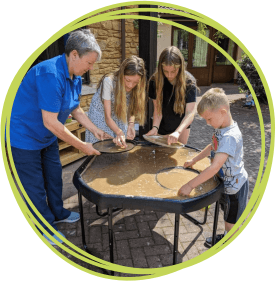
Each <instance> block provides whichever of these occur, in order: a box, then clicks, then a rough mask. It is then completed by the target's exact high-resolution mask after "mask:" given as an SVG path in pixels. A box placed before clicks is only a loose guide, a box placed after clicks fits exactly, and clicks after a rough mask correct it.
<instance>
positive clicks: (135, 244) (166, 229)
mask: <svg viewBox="0 0 276 281" xmlns="http://www.w3.org/2000/svg"><path fill="white" fill-rule="evenodd" d="M213 86H219V87H223V88H224V89H225V90H226V93H227V94H228V95H229V99H230V100H231V102H232V104H231V112H232V116H233V119H234V120H235V121H237V122H238V125H239V127H240V129H241V131H242V133H243V138H244V162H245V168H246V170H247V172H248V174H249V181H250V196H251V194H252V192H253V189H254V186H255V182H256V179H257V175H258V171H259V166H260V157H261V133H260V127H259V118H258V114H257V111H256V108H252V109H247V108H242V104H243V102H244V100H236V99H237V98H241V96H240V95H239V94H238V89H237V86H233V85H231V84H226V85H225V84H223V85H213ZM202 88H203V87H202ZM206 89H207V87H204V88H203V89H202V92H203V93H204V91H205V90H206ZM261 110H262V115H263V120H264V126H265V135H266V138H265V144H266V151H265V155H266V157H267V155H268V150H269V143H270V134H271V127H270V119H269V110H268V106H266V105H261ZM211 135H212V128H211V127H209V126H206V123H205V121H204V120H203V119H201V118H200V117H199V116H198V115H197V116H196V117H195V120H194V122H193V124H192V129H191V135H190V138H189V143H188V144H189V145H191V146H193V147H196V148H199V149H203V148H204V147H205V146H206V145H208V144H209V142H210V140H211ZM83 161H84V159H81V160H79V161H77V162H75V163H73V164H70V165H67V166H66V167H64V169H63V181H64V192H63V199H64V202H65V207H66V208H68V209H70V210H72V211H79V210H78V198H77V194H76V193H77V191H76V189H75V187H74V186H73V184H72V177H73V173H74V171H75V170H76V169H77V168H78V167H79V166H80V165H81V163H82V162H83ZM83 202H84V217H85V234H86V242H87V245H88V248H89V249H90V250H91V251H92V253H93V255H95V256H97V257H99V258H102V259H104V260H107V261H108V260H109V245H108V226H107V220H106V218H102V217H99V216H98V215H97V213H96V208H95V205H94V204H92V203H91V202H88V201H86V200H85V199H83ZM213 214H214V206H213V205H212V206H211V207H210V209H209V211H208V218H207V223H206V224H205V225H203V226H196V225H194V224H193V223H191V222H190V221H188V220H187V219H185V218H184V217H182V216H181V221H180V231H179V233H180V234H179V245H178V263H180V262H185V261H187V260H189V259H192V258H194V257H196V256H198V255H200V254H201V253H203V252H205V251H206V250H207V248H205V247H204V245H203V244H204V240H205V238H206V237H209V236H210V235H211V232H212V226H213ZM191 215H193V216H194V217H195V218H197V219H198V220H202V219H203V216H204V212H203V211H202V210H199V211H197V212H194V213H192V214H191ZM58 228H59V229H60V230H61V231H62V232H63V233H64V234H65V235H66V238H67V239H68V240H69V241H70V242H72V243H73V244H75V245H76V246H78V247H80V248H82V242H81V228H80V222H77V223H73V224H59V225H58ZM223 231H224V222H223V214H222V212H221V211H220V214H219V224H218V233H222V232H223ZM114 233H115V239H114V240H115V242H114V244H115V245H114V247H115V248H114V257H115V263H116V264H120V265H125V266H130V267H137V268H155V267H164V266H169V265H172V256H173V252H172V250H173V233H174V214H169V213H163V212H155V211H145V210H123V211H121V212H117V213H115V214H114ZM56 248H57V249H58V250H59V251H60V252H61V253H63V254H64V255H65V256H66V257H68V258H69V259H71V260H72V261H74V262H75V263H76V264H79V265H81V266H83V267H84V268H88V269H91V270H94V271H96V272H101V273H104V274H105V273H106V272H104V271H103V270H102V269H100V268H98V267H95V266H92V265H90V264H87V263H85V262H83V261H81V260H79V259H77V258H75V257H73V256H72V255H69V254H68V253H67V252H65V251H63V250H61V249H60V248H58V247H56ZM116 275H117V276H118V275H119V276H133V275H127V274H120V273H116Z"/></svg>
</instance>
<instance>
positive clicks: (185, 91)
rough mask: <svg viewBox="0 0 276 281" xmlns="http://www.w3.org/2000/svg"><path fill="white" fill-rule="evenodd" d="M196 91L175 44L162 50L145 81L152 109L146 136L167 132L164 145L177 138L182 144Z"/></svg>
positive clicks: (191, 116) (186, 134)
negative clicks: (155, 65)
mask: <svg viewBox="0 0 276 281" xmlns="http://www.w3.org/2000/svg"><path fill="white" fill-rule="evenodd" d="M198 91H199V89H198V87H197V85H196V80H195V78H194V77H193V76H192V75H191V74H190V73H189V72H187V71H185V62H184V58H183V55H182V54H181V52H180V50H179V49H178V48H177V47H175V46H171V47H167V48H166V49H164V50H163V51H162V53H161V55H160V57H159V62H158V67H157V70H156V71H155V73H154V74H153V75H152V76H151V78H150V80H149V84H148V94H149V97H150V98H151V99H152V101H153V106H154V112H153V127H152V129H151V130H150V131H149V132H148V133H147V134H146V135H147V136H154V135H157V134H160V135H167V136H168V144H172V143H176V142H177V141H179V142H181V143H183V144H186V143H187V142H188V138H189V135H190V124H191V123H192V122H193V119H194V115H195V113H196V95H197V92H198Z"/></svg>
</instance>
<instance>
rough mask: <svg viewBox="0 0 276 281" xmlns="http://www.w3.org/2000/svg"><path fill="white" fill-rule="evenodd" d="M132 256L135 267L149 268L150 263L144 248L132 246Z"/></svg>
mask: <svg viewBox="0 0 276 281" xmlns="http://www.w3.org/2000/svg"><path fill="white" fill-rule="evenodd" d="M131 256H132V260H133V265H134V267H139V268H147V267H148V263H147V259H146V255H145V252H144V249H143V248H131Z"/></svg>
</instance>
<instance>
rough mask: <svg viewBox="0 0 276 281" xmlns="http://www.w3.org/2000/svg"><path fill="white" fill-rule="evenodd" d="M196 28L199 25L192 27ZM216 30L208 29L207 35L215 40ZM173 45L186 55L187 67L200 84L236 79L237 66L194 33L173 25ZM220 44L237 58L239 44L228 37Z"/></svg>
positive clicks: (226, 81)
mask: <svg viewBox="0 0 276 281" xmlns="http://www.w3.org/2000/svg"><path fill="white" fill-rule="evenodd" d="M192 28H193V29H196V28H197V27H192ZM215 33H216V30H215V29H214V28H212V27H208V28H207V29H206V37H208V38H210V39H212V40H214V34H215ZM172 45H174V46H176V47H178V48H179V49H180V51H181V53H182V54H183V56H184V59H185V62H186V69H187V71H189V72H190V73H191V74H192V75H193V76H194V77H195V78H196V80H197V84H198V86H210V85H211V84H212V83H228V82H231V81H232V80H233V79H234V71H235V67H234V66H233V65H232V63H231V62H230V61H229V60H227V59H226V57H225V56H224V55H222V54H221V53H220V52H218V51H217V49H215V48H214V47H212V46H211V45H209V44H208V43H207V42H206V41H204V40H203V39H201V38H199V37H197V36H195V35H194V34H192V33H190V32H188V31H186V30H183V29H179V28H177V27H175V26H172ZM218 45H219V46H220V47H222V48H223V49H224V50H225V51H226V52H227V53H228V54H229V55H231V57H232V58H234V59H235V60H236V54H237V45H236V44H235V43H234V42H233V41H232V40H231V39H230V38H228V37H226V36H225V38H223V39H220V41H219V43H218Z"/></svg>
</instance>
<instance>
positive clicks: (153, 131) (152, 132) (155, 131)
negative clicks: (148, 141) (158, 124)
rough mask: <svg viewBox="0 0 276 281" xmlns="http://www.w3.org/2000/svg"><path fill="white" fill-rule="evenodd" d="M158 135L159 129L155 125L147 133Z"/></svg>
mask: <svg viewBox="0 0 276 281" xmlns="http://www.w3.org/2000/svg"><path fill="white" fill-rule="evenodd" d="M157 135H158V130H157V128H155V127H153V128H152V129H151V130H150V131H148V132H147V133H146V136H157Z"/></svg>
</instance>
